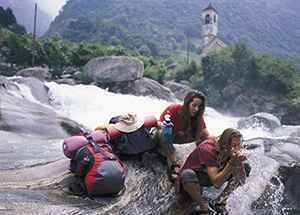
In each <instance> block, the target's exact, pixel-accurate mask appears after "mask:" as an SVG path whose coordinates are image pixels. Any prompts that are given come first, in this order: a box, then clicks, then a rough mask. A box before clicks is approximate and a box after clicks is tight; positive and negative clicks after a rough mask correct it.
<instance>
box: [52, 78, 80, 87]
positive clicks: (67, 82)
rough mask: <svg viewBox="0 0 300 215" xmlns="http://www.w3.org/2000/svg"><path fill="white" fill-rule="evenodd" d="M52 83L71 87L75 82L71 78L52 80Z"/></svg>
mask: <svg viewBox="0 0 300 215" xmlns="http://www.w3.org/2000/svg"><path fill="white" fill-rule="evenodd" d="M54 82H55V83H58V84H68V85H71V86H74V85H76V82H75V81H74V80H73V79H71V78H62V79H56V80H54Z"/></svg>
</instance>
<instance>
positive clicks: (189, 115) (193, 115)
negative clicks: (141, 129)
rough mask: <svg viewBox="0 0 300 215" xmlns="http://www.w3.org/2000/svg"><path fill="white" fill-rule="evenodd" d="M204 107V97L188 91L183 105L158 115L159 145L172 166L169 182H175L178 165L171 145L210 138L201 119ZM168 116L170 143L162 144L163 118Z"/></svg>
mask: <svg viewBox="0 0 300 215" xmlns="http://www.w3.org/2000/svg"><path fill="white" fill-rule="evenodd" d="M205 107H206V97H205V95H204V94H203V93H202V92H200V91H197V90H192V91H190V92H189V93H188V94H187V95H186V96H185V99H184V103H183V105H181V104H172V105H170V106H168V107H167V108H166V109H165V110H164V111H163V113H162V114H161V115H160V118H159V120H158V123H157V126H158V128H159V130H158V132H157V135H158V138H156V139H157V140H159V144H160V145H161V146H162V148H163V149H164V151H165V152H166V154H167V156H168V158H169V160H170V161H171V163H172V165H171V168H170V172H169V180H170V181H173V182H174V181H175V180H176V178H177V177H178V174H179V170H180V165H179V163H178V161H177V159H176V156H175V148H174V146H173V143H176V144H183V143H190V142H193V141H195V142H196V144H197V143H199V142H200V141H201V140H203V139H207V138H212V137H215V136H212V135H210V134H209V132H208V130H207V128H206V124H205V121H204V119H203V116H204V112H205ZM167 114H168V115H169V116H170V119H171V122H172V124H173V127H172V131H173V132H172V143H171V144H166V143H163V130H164V129H165V124H166V122H165V116H166V115H167Z"/></svg>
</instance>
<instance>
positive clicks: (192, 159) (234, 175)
mask: <svg viewBox="0 0 300 215" xmlns="http://www.w3.org/2000/svg"><path fill="white" fill-rule="evenodd" d="M242 141H243V138H242V134H241V133H240V132H239V131H237V130H235V129H233V128H228V129H226V130H225V131H223V133H222V135H221V136H220V137H219V138H212V139H207V140H204V141H203V142H201V143H200V144H199V145H198V146H197V148H196V149H195V150H194V151H193V152H192V153H191V154H190V156H189V157H188V158H187V160H186V161H185V164H184V165H183V167H182V169H181V171H180V175H179V177H178V178H177V180H176V181H175V189H176V195H177V196H182V197H183V198H184V199H186V198H187V197H188V196H189V197H191V198H192V199H193V200H194V201H195V202H196V203H198V205H199V206H200V209H201V210H200V211H198V214H210V210H209V207H210V209H211V210H213V211H214V212H217V214H227V213H228V212H227V209H226V207H225V206H226V200H227V198H228V197H229V195H230V193H231V192H232V191H233V190H235V189H236V188H237V187H238V186H241V185H243V184H244V183H245V179H246V173H247V175H249V172H250V166H249V165H248V164H247V163H242V162H243V161H245V160H247V156H246V154H247V153H246V152H247V151H246V150H245V149H241V146H242ZM226 181H228V184H227V186H226V187H225V188H224V190H223V191H222V192H221V194H220V195H219V196H218V197H217V198H215V199H214V200H213V201H212V202H210V203H209V206H207V205H206V204H205V203H204V200H203V198H202V194H201V187H208V186H214V187H215V188H217V189H220V188H221V187H222V185H223V184H224V183H225V182H226Z"/></svg>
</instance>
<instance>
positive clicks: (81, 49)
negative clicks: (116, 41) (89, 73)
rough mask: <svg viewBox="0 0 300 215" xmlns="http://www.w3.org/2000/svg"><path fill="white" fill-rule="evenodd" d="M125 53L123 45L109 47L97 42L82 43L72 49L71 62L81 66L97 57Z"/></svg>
mask: <svg viewBox="0 0 300 215" xmlns="http://www.w3.org/2000/svg"><path fill="white" fill-rule="evenodd" d="M124 54H125V52H124V51H123V47H122V46H116V47H114V48H107V47H105V46H101V45H100V44H98V43H97V44H91V43H90V44H84V43H80V44H78V45H76V46H75V47H74V48H73V49H72V54H71V63H72V65H74V66H78V67H81V66H84V65H85V64H86V63H87V62H89V61H90V60H92V59H93V58H96V57H103V56H111V55H115V56H120V55H124Z"/></svg>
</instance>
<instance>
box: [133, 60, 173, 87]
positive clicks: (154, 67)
mask: <svg viewBox="0 0 300 215" xmlns="http://www.w3.org/2000/svg"><path fill="white" fill-rule="evenodd" d="M137 58H138V59H140V60H141V61H143V63H144V75H143V76H144V77H147V78H151V79H153V80H155V81H157V82H158V83H160V84H163V83H164V80H165V74H166V72H167V69H166V67H165V65H164V62H163V61H158V60H155V59H154V58H153V57H150V58H147V57H145V56H138V57H137Z"/></svg>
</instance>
